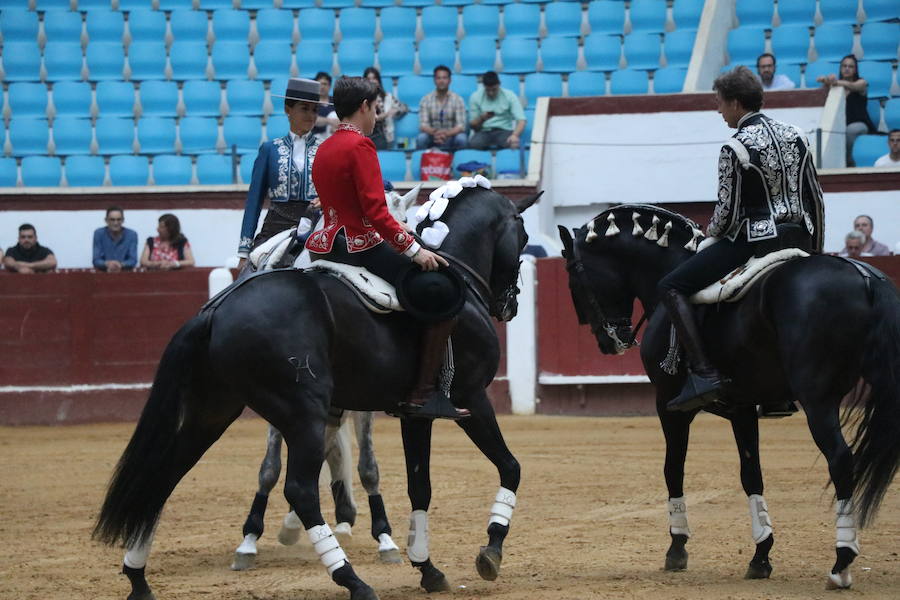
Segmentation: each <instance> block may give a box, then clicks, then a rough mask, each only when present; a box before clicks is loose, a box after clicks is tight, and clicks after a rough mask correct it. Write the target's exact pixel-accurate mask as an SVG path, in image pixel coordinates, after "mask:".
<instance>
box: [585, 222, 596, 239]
mask: <svg viewBox="0 0 900 600" xmlns="http://www.w3.org/2000/svg"><path fill="white" fill-rule="evenodd" d="M587 229H588V230H587V235H586V236H584V241H585V242H587V243H588V244H590V243H591V242H593V241H594V240H595V239H597V232H596V231H594V221H593V219H592V220H591V222H590V223H588V228H587Z"/></svg>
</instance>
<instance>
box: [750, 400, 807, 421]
mask: <svg viewBox="0 0 900 600" xmlns="http://www.w3.org/2000/svg"><path fill="white" fill-rule="evenodd" d="M799 410H800V409H799V408H797V405H796V404H794V402H793V401H792V400H785V401H784V402H775V403H772V404H760V405H759V408H758V409H757V414H758V415H759V418H760V419H781V418H783V417H789V416H791V415H792V414H794V413H795V412H798V411H799Z"/></svg>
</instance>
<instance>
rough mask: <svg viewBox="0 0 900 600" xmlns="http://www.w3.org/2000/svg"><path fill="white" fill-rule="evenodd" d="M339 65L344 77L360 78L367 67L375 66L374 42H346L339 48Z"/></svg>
mask: <svg viewBox="0 0 900 600" xmlns="http://www.w3.org/2000/svg"><path fill="white" fill-rule="evenodd" d="M337 59H338V65H340V71H341V73H343V74H344V75H351V76H359V75H360V74H361V73H362V72H363V71H364V70H365V69H366V67H370V66H372V65H373V64H375V47H374V46H373V45H372V40H371V39H368V40H344V41H343V42H341V45H340V46H338V51H337Z"/></svg>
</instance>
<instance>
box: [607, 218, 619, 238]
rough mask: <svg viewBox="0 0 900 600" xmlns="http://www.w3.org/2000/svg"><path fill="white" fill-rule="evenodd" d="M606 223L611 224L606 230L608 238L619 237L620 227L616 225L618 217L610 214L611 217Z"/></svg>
mask: <svg viewBox="0 0 900 600" xmlns="http://www.w3.org/2000/svg"><path fill="white" fill-rule="evenodd" d="M606 221H607V222H608V223H609V227H607V228H606V237H612V236H614V235H619V227H618V226H617V225H616V215H614V214H612V213H609V216H608V217H606Z"/></svg>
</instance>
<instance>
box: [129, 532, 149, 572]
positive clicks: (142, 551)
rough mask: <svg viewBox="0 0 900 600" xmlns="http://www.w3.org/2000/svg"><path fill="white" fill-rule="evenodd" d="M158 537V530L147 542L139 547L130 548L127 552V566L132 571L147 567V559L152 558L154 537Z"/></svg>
mask: <svg viewBox="0 0 900 600" xmlns="http://www.w3.org/2000/svg"><path fill="white" fill-rule="evenodd" d="M154 535H156V529H154V530H153V533H151V534H150V537H148V538H147V541H146V542H144V543H143V544H141V545H139V546H129V547H128V551H127V552H125V560H124V562H125V566H127V567H128V568H130V569H143V568H144V567H145V566H147V557H148V556H150V547H151V546H152V545H153V536H154Z"/></svg>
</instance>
